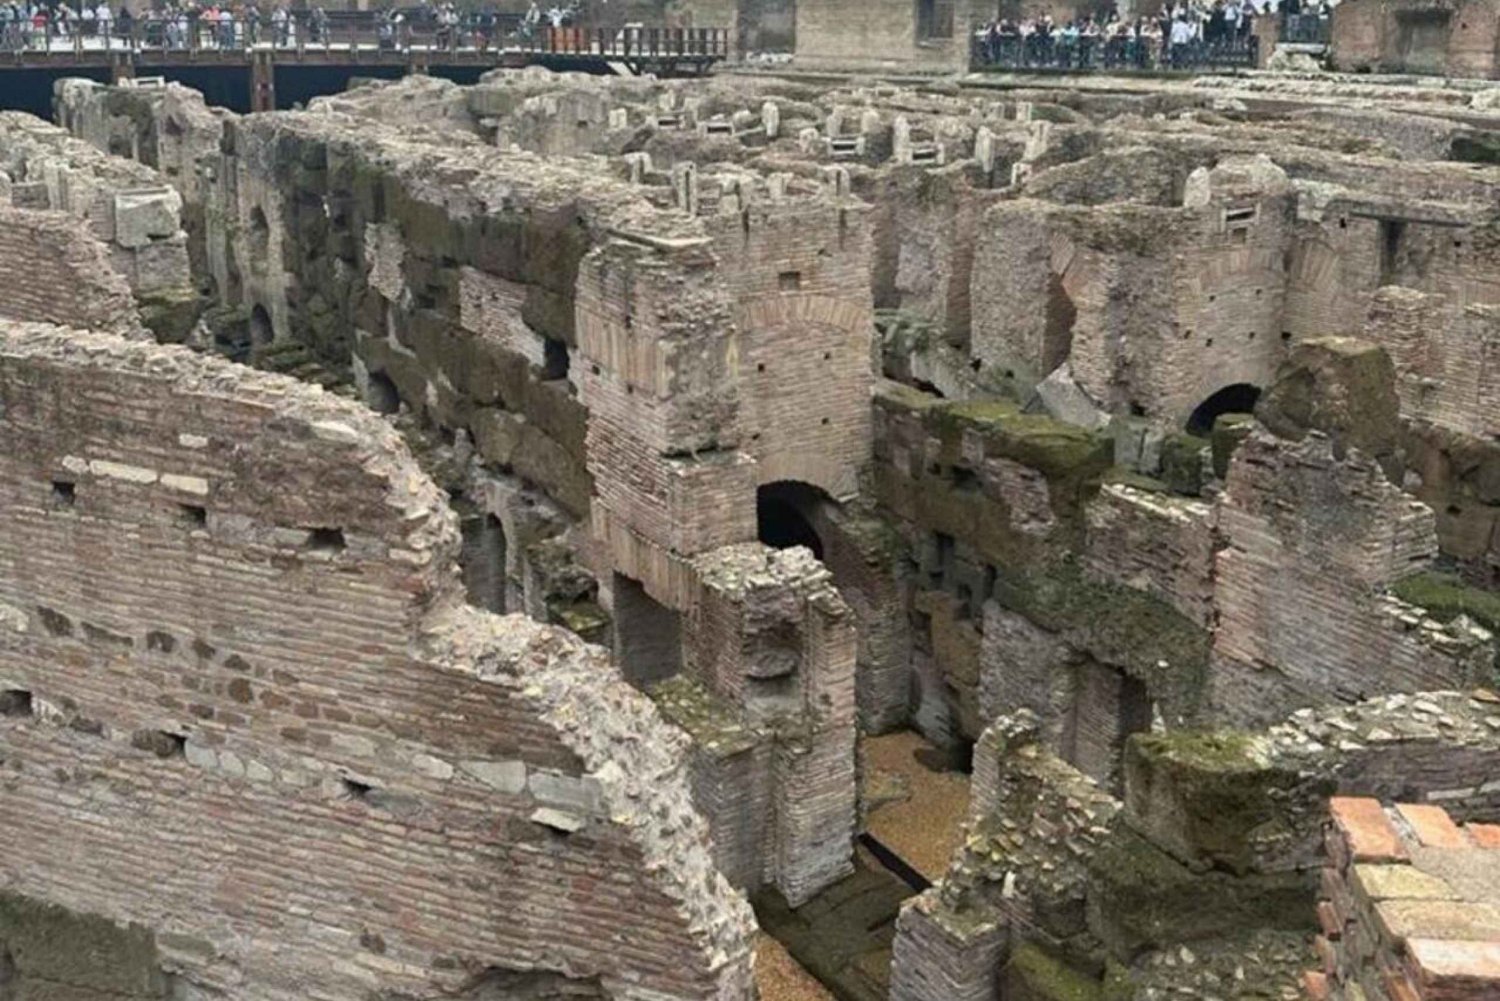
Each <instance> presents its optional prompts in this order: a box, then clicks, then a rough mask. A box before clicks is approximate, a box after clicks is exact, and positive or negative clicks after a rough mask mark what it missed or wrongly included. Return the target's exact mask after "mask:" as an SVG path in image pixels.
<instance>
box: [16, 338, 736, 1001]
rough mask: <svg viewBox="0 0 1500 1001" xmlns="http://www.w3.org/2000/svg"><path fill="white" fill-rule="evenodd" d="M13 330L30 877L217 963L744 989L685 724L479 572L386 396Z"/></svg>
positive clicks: (325, 988) (290, 983) (270, 972)
mask: <svg viewBox="0 0 1500 1001" xmlns="http://www.w3.org/2000/svg"><path fill="white" fill-rule="evenodd" d="M0 355H3V362H4V364H3V365H0V397H3V400H4V404H5V406H4V411H3V418H0V434H3V436H4V437H5V439H6V443H5V447H4V448H3V449H0V456H3V458H0V463H4V464H5V466H6V468H5V470H4V473H5V475H4V476H0V482H3V484H4V488H3V489H4V490H5V492H6V497H5V499H4V504H3V505H0V507H3V509H4V511H5V512H6V518H7V519H8V522H9V524H8V528H7V531H5V532H4V533H0V537H3V539H4V540H5V543H4V544H5V549H6V552H5V554H4V560H3V563H4V565H5V567H6V571H5V573H4V574H3V575H0V610H3V614H4V616H5V618H6V621H7V623H8V626H7V629H6V630H5V634H4V635H5V637H6V639H5V640H4V642H3V644H0V689H3V695H0V705H3V707H4V709H5V712H4V714H3V716H0V741H3V744H4V750H5V755H4V756H5V758H6V762H7V774H8V776H9V777H8V779H7V781H6V782H5V783H4V784H3V787H0V813H3V814H4V815H5V816H6V817H7V818H10V821H9V822H10V823H11V830H10V834H11V837H10V838H8V841H7V844H8V850H7V852H6V855H5V858H4V860H3V862H0V879H3V881H4V883H5V885H6V886H7V888H8V891H9V892H10V893H13V894H21V895H22V896H24V897H28V898H31V899H34V900H38V901H44V902H46V903H48V904H52V905H59V906H62V907H65V908H68V909H69V910H71V911H74V912H76V913H79V914H97V915H100V916H101V917H103V918H104V919H106V920H108V921H113V922H121V923H124V922H134V923H136V924H139V925H143V926H145V927H147V928H149V929H152V930H153V931H154V932H155V935H156V947H157V949H158V950H159V959H158V961H157V965H158V968H159V969H160V970H161V971H162V973H163V975H170V976H172V977H175V978H177V979H178V980H179V981H181V982H182V983H183V984H184V985H185V989H187V990H190V991H194V992H199V993H203V994H216V993H234V994H236V995H237V996H244V997H256V998H306V997H319V996H326V997H356V996H359V997H366V996H369V997H387V996H389V997H395V996H410V995H411V994H413V993H416V994H426V993H431V992H435V991H436V992H442V993H446V994H452V995H455V996H468V994H472V996H480V993H482V992H483V991H484V990H485V989H486V985H487V984H493V983H496V982H504V981H505V980H506V978H517V977H521V978H524V977H527V976H531V977H534V978H536V977H540V978H542V979H545V975H552V976H553V977H554V979H556V980H558V981H559V982H562V981H564V978H565V983H564V984H563V986H565V987H566V988H567V990H569V991H582V992H583V993H585V994H587V993H588V992H589V991H590V990H593V991H596V992H600V993H601V994H602V996H612V997H641V998H645V997H652V998H656V997H682V998H739V997H749V996H750V993H751V990H752V988H751V986H750V982H749V967H750V957H749V946H748V938H747V936H748V934H749V929H750V928H751V927H752V925H751V918H750V915H749V911H748V908H747V907H746V906H745V904H744V903H743V901H742V900H741V899H739V898H737V897H736V896H735V894H734V893H733V892H732V891H731V890H730V889H729V887H728V886H727V884H725V883H724V882H723V880H722V879H721V877H720V876H719V875H718V874H717V872H716V870H715V869H714V867H713V864H712V861H711V859H710V856H709V852H708V849H707V843H706V839H707V830H706V828H705V827H704V825H703V822H702V820H701V819H699V816H698V815H697V814H696V813H695V811H694V810H693V808H692V805H691V801H690V796H689V790H688V782H687V774H686V771H685V767H686V766H685V764H684V757H685V754H686V750H687V745H686V742H685V741H684V740H683V738H682V737H681V735H680V734H679V733H678V732H677V731H675V730H674V729H672V728H669V727H666V726H664V725H663V724H662V722H661V720H660V718H659V717H658V716H657V714H656V713H655V711H654V710H653V709H652V708H651V706H650V704H649V703H648V702H647V701H646V700H645V699H644V698H642V697H641V696H640V695H638V694H637V693H635V692H634V691H633V690H632V689H630V688H629V687H628V686H626V685H624V684H623V683H622V682H621V681H620V680H619V678H618V675H617V674H616V673H615V671H614V669H613V668H612V667H611V666H610V665H609V664H608V663H607V661H606V660H605V658H604V656H603V655H602V653H601V652H600V651H598V649H597V648H592V647H587V646H585V645H583V644H581V643H579V642H578V641H577V640H576V639H575V638H573V637H571V636H570V635H568V634H567V633H565V632H563V631H561V630H556V629H553V628H550V627H546V626H542V625H539V624H536V623H534V622H531V621H530V620H527V619H524V618H521V617H516V616H512V617H509V618H503V619H502V618H497V617H493V616H490V615H488V614H485V613H483V612H479V611H476V610H473V609H471V608H469V607H467V606H466V605H464V603H463V601H462V597H461V583H460V580H459V576H458V573H457V571H456V568H455V567H454V559H455V557H456V555H457V550H458V532H457V530H456V525H455V521H454V518H453V516H452V514H451V513H450V512H449V509H448V507H447V505H446V503H445V502H444V501H443V499H442V497H441V495H440V494H439V492H438V491H437V489H436V488H435V487H434V485H433V484H432V482H431V480H429V479H428V478H427V477H426V476H424V475H423V474H422V473H421V472H420V471H419V470H418V469H417V468H416V466H415V464H414V463H413V462H412V460H411V458H410V455H409V453H408V452H407V450H406V449H405V447H404V446H403V445H402V444H401V443H400V442H399V440H398V439H397V437H396V435H395V433H394V432H393V431H392V430H390V428H389V427H388V426H387V425H385V424H384V423H383V422H382V421H380V420H379V419H378V418H376V417H375V416H373V415H371V414H370V413H368V412H367V411H364V410H362V409H361V408H359V407H357V406H354V405H351V404H348V403H345V402H342V401H337V400H334V399H332V398H330V397H329V396H327V395H325V394H323V393H322V392H320V391H319V390H318V389H316V388H314V387H307V386H304V385H300V384H297V383H295V382H292V381H290V380H287V379H284V378H281V377H273V376H266V375H259V374H255V373H251V372H249V371H247V370H245V369H242V368H238V367H235V366H231V365H229V364H227V363H223V362H218V361H214V360H211V359H204V358H201V357H197V356H193V355H191V354H188V353H187V352H182V351H178V350H176V349H169V348H158V347H155V346H150V345H131V344H130V343H128V342H124V341H120V340H117V339H113V338H110V337H107V336H103V335H90V334H83V333H77V332H70V331H64V330H60V329H57V328H50V327H37V326H24V325H23V326H15V325H12V326H10V327H8V328H6V329H5V330H4V331H3V334H0ZM585 721H586V723H585ZM226 860H229V861H230V862H231V863H232V864H226ZM622 914H628V915H632V920H631V921H630V922H629V923H628V925H622V924H621V920H620V915H622ZM5 928H6V926H5V925H3V924H0V935H7V934H8V932H7V931H6V930H5ZM0 944H11V943H10V942H9V940H8V939H7V942H6V943H0ZM61 947H62V948H63V949H66V948H67V947H66V946H65V945H63V946H61ZM3 953H4V949H0V954H3ZM15 959H16V961H17V962H20V963H22V964H26V963H28V962H30V953H29V952H28V951H26V950H24V949H20V948H18V949H17V950H16V951H15ZM21 975H22V976H23V977H25V976H27V975H28V971H27V969H26V967H25V966H24V965H23V968H22V971H21ZM37 975H38V976H46V973H45V971H42V972H41V973H38V974H37ZM154 975H155V974H153V976H154ZM568 985H571V986H568ZM466 992H468V994H466ZM174 996H176V995H174ZM195 996H196V995H195Z"/></svg>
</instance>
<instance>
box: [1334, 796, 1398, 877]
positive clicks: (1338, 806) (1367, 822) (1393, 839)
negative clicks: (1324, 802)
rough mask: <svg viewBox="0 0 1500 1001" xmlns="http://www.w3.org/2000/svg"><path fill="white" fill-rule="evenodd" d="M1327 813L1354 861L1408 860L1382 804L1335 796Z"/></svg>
mask: <svg viewBox="0 0 1500 1001" xmlns="http://www.w3.org/2000/svg"><path fill="white" fill-rule="evenodd" d="M1328 809H1329V812H1330V813H1331V814H1332V815H1333V823H1334V826H1335V828H1336V829H1337V830H1338V831H1339V833H1341V834H1343V836H1344V841H1345V842H1346V843H1347V844H1348V848H1349V854H1350V855H1351V856H1352V857H1353V859H1354V861H1356V862H1396V861H1402V860H1405V859H1407V858H1408V857H1409V856H1408V855H1407V853H1406V846H1404V845H1403V844H1402V843H1401V836H1400V835H1399V834H1397V833H1396V828H1395V827H1394V826H1393V825H1392V824H1391V821H1390V818H1389V817H1387V816H1386V815H1385V810H1384V809H1383V808H1382V807H1381V805H1380V802H1379V800H1374V799H1366V798H1362V797H1361V798H1355V797H1350V796H1335V797H1333V798H1332V799H1331V800H1329V801H1328Z"/></svg>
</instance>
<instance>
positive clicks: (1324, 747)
mask: <svg viewBox="0 0 1500 1001" xmlns="http://www.w3.org/2000/svg"><path fill="white" fill-rule="evenodd" d="M1497 720H1500V702H1497V701H1496V700H1495V697H1494V696H1493V695H1490V694H1488V693H1483V692H1479V693H1474V694H1472V695H1466V694H1462V693H1458V692H1439V693H1428V694H1424V695H1418V696H1399V695H1398V696H1389V697H1386V698H1383V699H1378V700H1373V701H1370V702H1366V703H1361V704H1359V705H1356V706H1349V707H1343V708H1339V709H1332V710H1326V711H1322V712H1315V711H1313V710H1305V711H1299V712H1297V713H1296V714H1294V715H1293V716H1292V717H1291V718H1289V719H1287V720H1285V721H1283V722H1280V723H1278V724H1276V725H1275V726H1273V727H1271V728H1269V729H1268V730H1264V731H1259V732H1247V731H1242V732H1234V731H1203V732H1184V733H1153V734H1142V735H1138V736H1136V737H1135V738H1133V739H1132V740H1131V742H1130V750H1129V752H1128V755H1127V760H1128V761H1129V767H1128V768H1127V771H1126V775H1125V784H1124V788H1123V794H1122V795H1123V798H1122V799H1120V800H1115V799H1113V798H1111V797H1109V796H1108V795H1107V794H1105V793H1104V792H1103V791H1102V790H1100V789H1099V788H1098V787H1097V785H1096V784H1095V783H1093V782H1091V781H1090V780H1089V779H1088V778H1087V777H1086V776H1083V775H1082V774H1080V773H1079V772H1077V771H1076V770H1074V769H1072V768H1071V767H1069V766H1068V765H1066V764H1065V763H1063V762H1061V761H1059V760H1058V759H1057V758H1056V757H1055V756H1053V755H1052V754H1050V753H1049V752H1048V751H1046V750H1044V749H1043V746H1042V742H1043V741H1044V740H1045V733H1044V727H1043V725H1042V724H1041V721H1039V720H1038V719H1037V718H1036V717H1034V716H1032V715H1030V714H1029V713H1027V712H1026V711H1024V710H1023V711H1022V712H1019V713H1017V714H1015V715H1014V716H1009V717H1001V718H1000V719H999V720H997V721H996V722H995V724H994V725H993V726H992V727H991V728H990V729H989V730H987V731H986V733H985V734H984V736H983V737H981V739H980V740H979V742H978V744H977V745H976V747H975V759H974V765H975V768H974V792H973V801H972V815H973V819H972V821H971V829H970V831H969V837H968V839H967V841H966V843H965V845H964V847H962V848H961V849H960V850H959V851H958V853H957V854H956V855H955V857H954V861H953V864H952V866H951V867H950V869H949V871H948V873H947V874H946V876H945V877H944V879H943V880H941V881H940V882H938V883H937V884H935V885H934V886H933V888H932V889H930V890H928V891H927V892H925V893H924V894H922V895H920V896H919V897H917V898H915V899H914V900H913V901H912V902H911V903H910V904H908V905H907V907H906V908H905V909H904V910H903V913H902V916H901V919H900V922H899V924H898V934H897V940H896V944H895V957H896V958H895V965H894V969H893V973H892V984H893V989H892V997H893V998H901V999H905V998H923V999H926V998H939V997H947V996H959V997H975V998H985V999H990V998H1005V997H1010V996H1012V995H1013V993H1019V995H1020V996H1023V997H1031V996H1038V997H1049V998H1050V997H1069V998H1073V997H1082V998H1100V999H1103V998H1114V997H1151V996H1153V994H1152V991H1160V992H1165V993H1168V994H1170V993H1173V992H1175V993H1181V994H1183V995H1185V996H1211V995H1212V994H1214V992H1215V991H1224V990H1225V989H1226V985H1230V986H1233V985H1236V984H1238V983H1239V982H1240V981H1241V979H1242V978H1243V980H1244V983H1245V984H1246V985H1247V986H1248V985H1250V984H1251V983H1253V984H1254V986H1255V988H1256V989H1266V988H1273V989H1282V990H1285V989H1288V988H1290V987H1291V986H1292V985H1293V984H1295V983H1297V981H1298V979H1299V977H1300V975H1301V973H1302V970H1303V969H1305V968H1306V967H1307V966H1308V965H1310V964H1311V963H1313V962H1314V961H1315V959H1316V955H1315V954H1314V953H1313V952H1312V951H1311V950H1310V949H1309V948H1308V946H1307V941H1308V938H1309V933H1310V932H1311V931H1312V930H1313V929H1314V927H1315V924H1314V915H1315V910H1314V906H1313V904H1314V901H1315V900H1316V899H1317V896H1318V891H1317V881H1316V879H1315V878H1313V876H1312V874H1311V870H1312V867H1313V866H1315V864H1316V862H1317V860H1318V858H1319V853H1320V851H1321V845H1322V841H1323V831H1324V824H1325V821H1326V819H1327V816H1328V809H1327V802H1328V797H1329V796H1330V795H1370V796H1376V797H1382V798H1387V799H1391V798H1396V797H1399V796H1406V797H1408V798H1409V799H1410V800H1411V801H1413V802H1422V803H1425V804H1432V805H1442V806H1444V807H1446V808H1447V810H1448V811H1449V812H1450V813H1452V815H1453V817H1454V818H1455V819H1478V818H1490V817H1493V816H1494V815H1495V810H1496V808H1497V800H1496V796H1497V795H1500V794H1497V792H1496V791H1495V790H1486V789H1485V788H1484V786H1485V785H1486V782H1487V780H1486V779H1484V776H1486V775H1487V774H1488V772H1489V770H1490V769H1492V768H1493V767H1494V766H1495V762H1496V760H1497V757H1500V727H1497ZM1432 808H1433V807H1432V806H1431V805H1424V806H1422V807H1420V808H1419V809H1420V810H1421V811H1431V810H1432ZM1324 885H1325V887H1326V886H1327V882H1326V881H1325V884H1324ZM1324 896H1325V897H1326V896H1327V893H1326V892H1325V893H1324ZM1325 927H1326V926H1325ZM1345 930H1346V934H1351V935H1352V934H1353V933H1352V932H1349V931H1348V928H1347V926H1345ZM1359 941H1364V940H1362V939H1361V940H1359ZM1325 954H1326V950H1325ZM1168 957H1170V960H1169V959H1168ZM1190 957H1191V958H1190ZM1236 969H1238V970H1239V972H1238V973H1236V972H1234V971H1235V970H1236ZM1252 969H1253V971H1254V972H1253V973H1252V972H1251V971H1252ZM1251 977H1253V978H1254V979H1253V981H1252V980H1251V979H1249V978H1251ZM1060 985H1062V986H1060ZM1063 986H1066V988H1067V989H1066V990H1064V989H1062V987H1063ZM948 991H951V992H953V993H952V994H951V995H950V994H948V993H946V992H948ZM1049 991H1050V992H1051V993H1049ZM1028 992H1032V993H1028ZM1229 996H1235V995H1234V994H1233V993H1231V994H1230V995H1229Z"/></svg>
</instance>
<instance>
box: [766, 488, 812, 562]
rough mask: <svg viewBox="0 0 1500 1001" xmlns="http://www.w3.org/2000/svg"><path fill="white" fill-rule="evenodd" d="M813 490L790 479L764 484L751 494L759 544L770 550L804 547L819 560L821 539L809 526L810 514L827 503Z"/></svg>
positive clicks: (810, 521)
mask: <svg viewBox="0 0 1500 1001" xmlns="http://www.w3.org/2000/svg"><path fill="white" fill-rule="evenodd" d="M828 501H829V498H828V495H827V494H825V493H824V492H823V491H821V490H819V489H818V488H817V487H814V486H810V485H809V484H806V483H799V482H796V481H794V480H782V481H780V482H777V483H768V484H766V485H765V486H763V487H761V488H760V489H759V490H757V491H756V492H755V522H756V529H757V533H758V535H759V537H760V541H761V542H764V543H765V544H766V545H768V546H770V547H771V548H773V549H790V548H791V547H792V546H806V547H807V548H808V549H811V550H812V554H813V555H814V556H816V557H817V558H818V559H820V560H821V559H822V558H823V540H822V538H821V537H820V536H819V535H818V531H817V529H815V528H814V527H813V521H812V512H813V511H814V510H815V509H816V508H817V506H818V505H819V504H825V503H828Z"/></svg>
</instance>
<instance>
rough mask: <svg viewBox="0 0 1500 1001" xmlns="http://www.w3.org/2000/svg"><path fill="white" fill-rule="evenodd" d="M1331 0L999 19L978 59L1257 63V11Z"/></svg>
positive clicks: (1321, 6)
mask: <svg viewBox="0 0 1500 1001" xmlns="http://www.w3.org/2000/svg"><path fill="white" fill-rule="evenodd" d="M1328 11H1329V4H1328V3H1327V2H1326V0H1188V2H1183V0H1176V2H1175V3H1170V4H1167V5H1164V6H1163V7H1162V9H1161V11H1160V12H1159V13H1157V14H1156V15H1155V16H1152V17H1137V18H1134V19H1122V18H1121V17H1120V16H1119V15H1118V14H1117V13H1116V12H1114V11H1110V12H1109V13H1108V14H1107V15H1104V16H1102V17H1099V18H1094V17H1089V16H1086V17H1084V18H1082V19H1081V20H1077V21H1068V22H1066V23H1064V24H1061V25H1059V24H1057V23H1056V22H1055V21H1054V20H1053V18H1052V17H1051V16H1050V15H1044V16H1042V17H1037V18H1032V19H1029V20H1021V21H1012V20H1009V19H1005V18H1000V19H996V20H994V21H992V22H990V23H989V24H988V25H986V26H985V27H984V28H983V29H982V30H981V31H979V32H978V33H977V35H976V37H975V50H976V52H975V55H976V57H977V59H978V60H979V61H980V62H984V63H989V64H993V65H1001V66H1016V67H1055V68H1059V69H1070V68H1080V69H1083V68H1095V67H1102V68H1129V67H1135V68H1140V69H1171V68H1183V67H1187V66H1193V65H1200V64H1204V63H1211V62H1240V63H1251V64H1253V63H1254V60H1255V51H1256V39H1255V37H1254V34H1253V26H1254V22H1255V19H1256V18H1260V17H1270V16H1279V17H1282V18H1283V19H1286V18H1288V17H1297V18H1301V17H1315V18H1321V19H1323V20H1324V21H1326V19H1327V17H1328Z"/></svg>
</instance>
